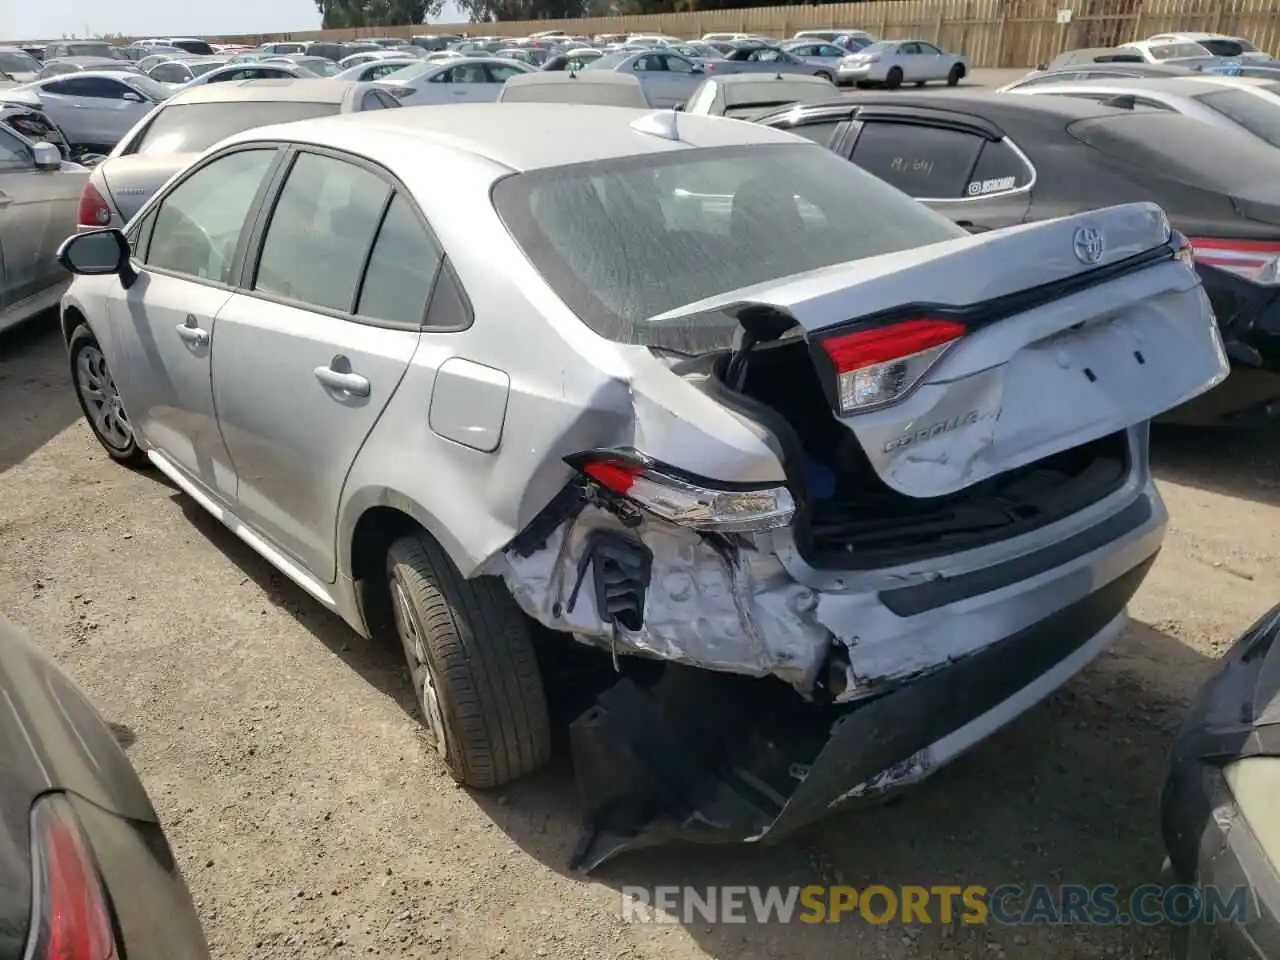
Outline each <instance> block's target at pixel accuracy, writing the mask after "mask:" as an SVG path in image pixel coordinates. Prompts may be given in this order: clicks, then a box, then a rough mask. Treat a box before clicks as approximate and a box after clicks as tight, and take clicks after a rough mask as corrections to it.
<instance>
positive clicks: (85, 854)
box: [26, 794, 120, 960]
mask: <svg viewBox="0 0 1280 960" xmlns="http://www.w3.org/2000/svg"><path fill="white" fill-rule="evenodd" d="M31 830H32V839H31V849H32V859H33V861H34V865H33V869H34V882H35V891H36V893H35V898H34V907H35V910H34V912H33V915H32V917H31V943H30V945H29V947H28V949H27V953H26V956H27V957H30V958H31V960H118V958H119V956H120V955H119V953H118V951H117V949H116V938H115V933H114V931H113V927H112V923H111V912H110V909H109V908H108V906H107V901H106V896H105V895H104V893H103V890H102V882H101V881H100V880H99V879H98V870H97V867H95V866H94V862H93V857H92V856H91V854H90V852H89V844H88V841H87V840H86V839H85V836H84V832H83V831H82V830H81V828H80V823H79V821H78V820H77V819H76V815H75V811H74V810H72V809H71V805H70V804H69V803H68V802H67V801H66V798H64V797H62V796H60V795H58V794H51V795H49V796H46V797H43V798H41V799H40V800H39V801H38V802H37V803H36V806H35V809H34V811H33V813H32V818H31Z"/></svg>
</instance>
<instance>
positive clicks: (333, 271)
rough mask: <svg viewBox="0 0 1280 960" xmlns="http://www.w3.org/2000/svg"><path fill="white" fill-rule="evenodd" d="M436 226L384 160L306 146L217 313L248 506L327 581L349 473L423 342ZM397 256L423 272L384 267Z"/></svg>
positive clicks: (223, 394)
mask: <svg viewBox="0 0 1280 960" xmlns="http://www.w3.org/2000/svg"><path fill="white" fill-rule="evenodd" d="M415 230H416V231H417V233H416V234H415V233H414V231H415ZM423 236H425V229H424V228H423V227H422V226H421V225H420V223H419V221H418V219H417V213H416V211H415V209H414V208H413V205H412V204H411V203H410V202H409V201H408V200H407V198H405V197H404V196H403V195H401V194H399V193H398V192H397V188H396V186H395V185H394V184H392V183H391V182H390V181H389V180H388V179H386V177H385V175H384V174H383V173H382V172H380V171H376V170H374V169H372V168H370V167H368V166H365V165H362V164H361V162H360V161H358V160H356V159H354V158H351V157H346V156H343V155H340V154H331V153H313V152H308V151H303V152H299V153H298V154H297V155H296V157H295V159H294V161H293V163H292V167H291V169H290V170H289V172H288V174H287V177H286V179H285V180H284V184H283V187H282V188H281V189H280V192H279V194H278V196H277V198H276V200H275V202H274V204H273V205H272V206H271V208H270V212H269V213H268V214H265V215H264V216H263V218H262V222H261V223H260V224H259V226H258V228H257V235H256V237H255V239H254V241H253V242H252V245H251V247H250V255H249V257H248V258H247V262H246V266H245V274H244V276H243V277H242V278H241V287H242V290H241V292H238V293H236V294H235V295H234V296H232V297H231V299H230V300H229V301H228V302H227V304H226V305H225V306H224V307H223V309H222V310H221V312H220V313H219V314H218V328H217V351H216V353H215V356H214V362H213V395H214V401H215V403H216V405H217V410H218V423H219V426H220V427H221V430H222V435H223V437H224V439H225V441H226V444H227V449H228V451H229V452H230V456H231V460H232V462H233V463H234V465H235V469H236V477H237V495H236V502H237V514H238V515H239V516H240V517H241V518H242V519H243V520H245V521H246V522H248V523H250V524H251V525H253V526H254V527H255V528H257V529H258V530H259V531H260V532H261V533H262V534H263V535H265V536H266V537H267V538H268V539H269V540H271V541H272V542H273V543H274V544H276V545H277V546H278V547H279V548H281V549H282V550H284V551H285V552H286V553H288V554H289V555H291V556H292V557H293V558H294V559H295V560H297V561H298V562H299V563H300V564H301V565H302V566H303V567H304V568H305V569H307V570H308V571H309V572H310V573H312V574H313V575H314V576H316V577H318V578H320V579H322V580H325V581H326V582H332V581H333V578H334V571H335V559H334V524H335V522H336V516H337V508H338V500H339V497H340V495H341V491H342V485H343V482H344V480H345V479H346V475H347V471H348V470H349V469H350V467H351V464H352V462H353V461H354V460H355V457H356V454H357V453H358V452H359V450H360V447H361V446H362V445H363V443H364V441H365V438H366V437H367V436H368V435H369V432H370V430H372V429H373V426H374V424H375V423H376V422H377V420H378V417H379V416H380V414H381V413H382V410H383V408H384V407H385V406H386V404H387V401H388V400H389V399H390V397H391V394H392V393H393V392H394V391H395V389H396V387H397V386H398V384H399V382H400V379H401V377H402V375H403V374H404V371H405V369H406V368H407V366H408V364H409V360H410V358H411V357H412V356H413V352H414V350H415V349H416V348H417V345H418V338H419V334H420V329H421V323H422V319H423V316H422V315H423V310H424V309H425V303H426V292H425V290H426V289H429V287H426V286H424V285H425V284H428V283H429V282H430V281H431V279H432V278H433V277H434V266H435V265H434V263H433V255H432V254H430V253H429V252H427V253H424V252H422V250H421V240H422V237H423ZM415 244H416V245H415ZM396 256H399V257H402V258H403V257H406V256H407V257H409V258H411V259H418V260H420V261H421V263H420V265H419V270H418V271H417V272H416V273H415V272H412V271H410V272H407V273H406V272H405V271H403V270H400V271H395V272H388V271H386V270H384V269H382V268H383V267H384V266H385V264H386V262H387V260H388V258H389V257H390V258H393V259H394V257H396ZM438 260H439V257H438V255H434V261H435V262H438ZM366 263H367V264H368V268H367V270H366ZM415 284H417V285H418V286H416V287H415V286H414V285H415ZM419 288H421V290H422V293H421V301H422V302H421V304H418V303H417V299H416V295H417V292H418V290H419ZM406 302H409V303H411V304H412V306H406V305H405V304H406ZM423 415H424V416H425V411H424V412H423Z"/></svg>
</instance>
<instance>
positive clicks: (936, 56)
mask: <svg viewBox="0 0 1280 960" xmlns="http://www.w3.org/2000/svg"><path fill="white" fill-rule="evenodd" d="M916 50H917V55H916V58H915V62H916V63H918V64H919V66H918V67H917V68H916V69H917V72H918V73H919V76H918V77H913V78H912V79H924V80H945V79H947V71H948V70H950V69H951V58H950V57H947V56H945V55H944V54H943V52H942V51H941V50H939V49H938V48H937V47H935V46H934V45H933V44H932V43H925V42H924V41H923V40H921V41H919V42H917V43H916Z"/></svg>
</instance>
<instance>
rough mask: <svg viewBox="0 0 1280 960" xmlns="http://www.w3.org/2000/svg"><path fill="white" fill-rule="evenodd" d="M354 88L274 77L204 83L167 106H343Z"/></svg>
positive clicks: (309, 79) (317, 79)
mask: <svg viewBox="0 0 1280 960" xmlns="http://www.w3.org/2000/svg"><path fill="white" fill-rule="evenodd" d="M351 90H352V84H350V83H349V82H347V81H345V80H334V79H332V78H329V77H271V78H269V79H262V80H226V81H223V82H222V83H205V84H201V85H200V86H196V87H188V88H186V89H184V90H181V91H179V92H178V93H175V94H174V95H173V96H172V97H170V98H169V99H168V100H167V101H166V103H167V104H174V103H221V102H226V101H230V100H255V101H264V100H285V101H289V102H291V103H302V102H308V103H342V102H344V101H345V100H346V99H347V97H349V96H350V95H351Z"/></svg>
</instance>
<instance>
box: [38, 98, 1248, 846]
mask: <svg viewBox="0 0 1280 960" xmlns="http://www.w3.org/2000/svg"><path fill="white" fill-rule="evenodd" d="M60 256H61V259H62V262H63V263H64V264H65V265H66V266H67V267H68V268H69V269H71V270H72V271H73V272H74V273H76V274H78V276H77V278H76V279H75V281H74V282H73V284H72V286H71V289H70V291H69V292H68V293H67V295H66V297H65V299H64V301H63V304H62V325H63V330H64V332H65V335H66V338H67V342H68V345H69V349H70V368H71V375H72V378H73V381H74V384H75V389H76V392H77V394H78V396H79V397H80V400H81V403H82V405H83V408H84V411H85V415H86V418H87V420H88V422H89V424H90V426H91V427H92V429H93V431H94V433H95V434H96V435H97V437H98V439H99V440H100V441H101V442H102V444H103V446H104V447H105V448H106V450H107V452H108V453H109V454H110V455H111V456H112V457H114V458H115V459H117V460H119V461H120V462H122V463H126V464H140V463H146V462H150V463H151V464H153V465H154V466H155V467H157V468H158V469H159V470H160V471H161V472H163V473H164V474H165V475H166V476H167V477H169V478H170V479H171V480H172V481H173V482H174V483H175V484H176V485H177V486H179V487H180V488H181V489H182V490H184V491H186V493H187V494H189V495H190V496H191V497H192V498H193V499H194V500H195V501H196V502H197V503H199V504H200V505H201V506H202V507H204V508H205V509H207V510H209V511H210V512H211V513H213V514H214V515H215V516H216V517H218V518H219V519H220V520H221V521H222V522H224V523H225V524H226V525H227V526H228V527H230V528H231V529H232V530H233V531H235V533H236V534H237V535H238V536H240V537H241V538H242V539H243V540H244V541H245V542H246V543H248V544H249V545H251V546H252V547H253V548H254V549H255V550H257V551H258V552H259V553H261V554H262V556H264V557H265V558H266V559H267V560H268V561H270V562H271V563H272V564H274V565H275V566H276V567H277V568H278V569H279V570H280V571H282V572H283V573H284V574H285V575H286V576H288V577H289V578H291V579H292V580H293V581H294V582H295V583H297V584H298V585H299V586H300V587H302V589H304V590H306V591H307V592H308V593H310V594H311V595H312V596H314V597H315V598H316V599H317V600H319V601H320V602H321V603H322V604H324V605H325V606H326V607H328V608H329V609H331V610H333V611H334V612H336V613H337V614H338V615H340V616H341V617H343V618H344V619H345V620H346V621H347V622H348V623H349V624H350V625H351V627H352V628H353V629H354V630H356V631H358V632H359V633H361V634H363V635H365V636H370V637H376V636H382V635H385V636H387V637H390V638H398V640H399V642H400V645H401V646H402V647H403V650H404V655H405V657H406V661H407V664H408V667H409V670H410V672H411V674H412V677H413V683H414V688H415V690H416V692H417V695H418V698H419V701H420V704H421V707H422V711H423V714H424V716H425V718H426V720H427V723H428V726H429V728H430V731H431V733H432V738H433V741H434V743H435V746H436V749H437V751H438V755H439V758H440V760H441V761H442V762H443V764H444V765H445V766H446V767H447V768H448V769H449V771H450V772H451V773H452V774H453V776H454V777H455V778H456V779H457V780H459V781H460V782H462V783H466V784H469V785H472V786H476V787H492V786H496V785H499V784H503V783H506V782H508V781H510V780H512V779H514V778H516V777H518V776H520V775H522V774H526V773H529V772H531V771H533V770H535V769H537V768H538V767H540V766H542V765H543V764H544V763H545V762H546V761H547V760H548V757H549V754H550V749H551V746H550V745H551V737H550V727H549V719H548V708H547V700H546V696H545V694H544V688H543V680H542V675H541V671H540V664H539V658H538V656H537V655H536V651H535V644H534V637H535V634H536V633H542V634H547V635H549V636H552V637H559V638H560V639H561V640H562V641H563V644H564V645H565V646H564V649H572V650H581V649H582V647H581V646H578V645H585V646H586V647H590V648H596V649H597V650H598V651H600V653H599V654H598V656H600V658H601V661H602V664H601V665H602V666H606V667H607V666H608V665H609V664H610V663H612V665H613V669H614V670H616V672H617V678H616V682H611V684H609V685H608V686H607V687H606V688H605V689H603V690H602V691H601V692H600V693H599V697H598V699H597V700H596V702H595V705H594V706H593V707H592V708H591V709H589V710H587V711H586V712H585V713H584V714H583V715H582V716H581V717H579V718H578V719H577V720H575V721H574V723H573V725H572V728H571V742H572V748H573V752H574V759H575V769H576V774H577V777H578V778H579V781H580V785H581V788H582V796H583V798H584V803H585V805H586V808H587V809H586V815H587V820H588V822H589V823H590V824H591V832H590V833H589V834H588V835H587V837H586V838H585V839H584V843H583V845H582V847H581V848H580V851H579V854H580V855H579V857H578V862H579V864H580V865H583V866H588V867H589V866H591V865H593V864H596V863H599V862H601V861H602V860H604V859H605V858H607V857H608V856H610V855H611V854H613V853H616V852H617V851H619V850H621V849H625V848H627V847H629V846H634V845H637V844H643V843H648V842H653V841H654V840H656V839H662V838H667V837H673V836H680V837H687V838H691V839H711V838H714V839H725V838H729V839H738V840H758V839H761V838H764V837H766V836H767V837H768V838H770V839H774V838H777V837H779V836H783V835H785V834H786V833H787V832H788V831H789V830H791V829H794V828H796V827H798V826H801V825H803V824H805V823H808V822H810V821H812V820H814V819H815V818H817V817H820V816H822V815H824V814H826V813H827V812H828V811H829V810H831V809H833V808H836V807H838V806H840V805H842V804H844V803H846V802H850V801H853V800H857V799H859V798H866V797H871V796H877V795H881V794H883V793H884V792H886V791H889V790H894V789H897V788H900V787H902V786H904V785H905V784H908V783H911V782H914V781H915V780H918V779H920V778H921V777H923V776H925V775H927V774H929V773H930V772H932V771H933V770H935V769H937V768H938V767H939V766H940V765H942V764H944V763H946V762H947V761H949V760H950V759H952V758H953V757H955V756H956V755H957V754H959V753H960V752H962V751H963V750H965V749H967V748H968V747H970V746H972V745H973V744H974V743H976V742H978V741H979V740H981V739H982V738H984V737H986V736H987V735H989V734H990V733H991V732H992V731H994V730H996V729H997V728H999V727H1000V726H1001V725H1002V724H1004V723H1006V722H1008V721H1009V720H1011V719H1012V718H1014V717H1015V716H1017V715H1018V714H1019V713H1020V712H1022V711H1023V710H1025V709H1026V708H1027V707H1029V706H1030V705H1031V704H1033V703H1035V702H1036V701H1037V700H1039V699H1040V698H1042V697H1043V696H1045V695H1046V694H1047V693H1049V692H1050V691H1051V690H1053V689H1054V688H1056V687H1057V686H1059V685H1060V684H1062V683H1063V682H1064V681H1065V680H1066V679H1067V678H1068V677H1070V676H1071V675H1072V674H1073V673H1075V672H1076V671H1077V670H1079V669H1080V668H1081V667H1082V666H1084V665H1085V664H1086V663H1088V662H1089V660H1090V659H1091V658H1093V657H1094V656H1096V655H1097V654H1098V653H1099V652H1100V651H1102V650H1103V649H1105V648H1106V647H1107V646H1108V644H1110V643H1111V642H1112V641H1113V640H1114V639H1115V637H1116V636H1117V634H1118V633H1119V631H1120V630H1121V628H1122V626H1123V624H1124V622H1125V621H1124V608H1125V604H1126V602H1127V601H1128V599H1129V597H1130V596H1131V595H1132V594H1133V592H1134V591H1135V590H1136V589H1137V587H1138V585H1139V584H1140V583H1141V582H1142V580H1143V578H1144V577H1145V575H1146V573H1147V570H1148V569H1149V567H1150V565H1151V563H1152V561H1153V560H1154V559H1155V556H1156V553H1157V552H1158V550H1159V549H1160V544H1161V541H1162V539H1163V535H1164V527H1165V510H1164V507H1163V505H1162V503H1161V501H1160V497H1159V494H1158V493H1157V491H1156V488H1155V485H1154V483H1153V482H1152V477H1151V472H1150V470H1149V466H1148V458H1147V427H1146V423H1147V421H1148V419H1149V418H1151V417H1153V416H1155V415H1156V414H1158V413H1161V412H1162V411H1164V410H1167V409H1169V408H1171V407H1174V406H1176V405H1178V404H1180V403H1182V402H1184V401H1185V400H1187V399H1188V398H1189V397H1191V396H1193V395H1195V394H1198V393H1200V392H1203V391H1204V390H1206V389H1208V388H1209V387H1211V386H1213V385H1214V384H1216V383H1217V382H1219V381H1220V380H1221V379H1222V378H1223V377H1224V376H1225V375H1226V372H1227V365H1226V359H1225V357H1224V355H1223V351H1222V345H1221V342H1220V341H1219V339H1218V333H1217V328H1216V325H1215V323H1214V321H1213V317H1212V315H1211V312H1210V309H1209V306H1208V302H1207V299H1206V297H1205V295H1204V292H1203V290H1202V289H1201V287H1200V283H1199V280H1198V278H1197V276H1196V273H1195V271H1194V270H1193V269H1192V267H1191V266H1190V263H1189V259H1190V251H1189V249H1188V248H1186V247H1185V246H1184V244H1183V243H1182V241H1181V238H1180V237H1179V236H1178V235H1177V234H1174V233H1172V232H1171V231H1170V229H1169V225H1168V222H1167V220H1166V219H1165V217H1164V215H1163V213H1162V212H1161V211H1160V210H1159V209H1158V208H1156V207H1154V206H1153V205H1150V204H1131V205H1127V206H1120V207H1112V208H1107V209H1102V210H1097V211H1093V212H1091V213H1087V214H1081V215H1078V216H1073V217H1067V218H1064V219H1060V220H1054V221H1049V222H1045V223H1037V224H1031V225H1027V226H1021V227H1015V228H1012V229H1009V230H1004V231H995V232H991V233H986V234H982V235H980V236H970V235H968V234H967V233H965V231H963V230H962V229H960V228H958V227H955V226H953V225H952V224H951V223H950V221H948V220H946V219H944V218H943V217H941V216H939V215H937V214H935V213H933V212H931V211H929V210H928V209H926V208H925V207H923V206H921V205H919V204H917V203H915V202H914V201H912V200H910V199H909V198H907V197H906V196H905V195H904V194H901V193H899V192H898V191H896V190H894V189H892V188H890V187H888V186H886V185H885V184H883V183H882V182H880V181H879V180H877V179H875V178H874V177H872V176H870V175H869V174H866V173H864V172H862V171H861V170H859V169H858V168H857V167H855V166H853V165H852V164H849V163H846V162H845V161H843V160H841V159H839V158H838V157H836V156H835V155H834V154H832V153H831V152H830V151H828V150H826V149H824V148H822V147H820V146H818V145H816V144H813V143H810V142H808V141H804V140H801V139H799V138H796V137H793V136H791V135H790V134H787V133H783V132H780V131H777V130H772V129H769V128H764V127H759V126H756V125H754V124H745V123H740V122H735V121H732V120H725V119H722V118H715V117H703V116H686V115H681V114H678V113H675V112H672V111H661V112H645V111H639V110H634V111H632V110H624V109H619V108H608V107H592V106H583V105H578V104H572V105H559V104H494V105H487V104H486V105H460V106H456V107H451V108H449V109H444V110H390V111H375V112H369V113H362V114H357V115H349V116H342V117H333V118H327V119H320V120H307V121H301V122H298V123H292V124H285V125H280V126H274V127H265V128H261V129H257V130H252V131H246V132H244V133H240V134H237V135H235V136H233V137H231V138H230V139H228V140H226V141H224V142H223V143H222V144H220V145H218V146H216V147H215V148H213V149H212V150H211V151H210V152H208V153H207V154H205V155H204V156H203V157H201V158H200V159H199V160H198V161H196V162H195V163H194V164H193V165H191V166H190V167H188V168H187V169H186V170H185V171H183V172H182V173H180V174H179V175H178V176H176V177H175V178H174V179H173V180H171V181H170V182H169V183H168V184H166V186H165V187H164V188H163V189H162V190H161V191H160V192H159V193H158V194H157V195H156V196H155V197H153V198H152V199H151V200H150V201H149V202H148V203H147V204H146V205H145V206H144V207H143V209H142V210H141V212H140V213H139V214H138V216H137V217H136V218H134V219H133V220H132V221H131V222H130V224H129V226H128V228H127V229H126V230H125V231H124V232H121V231H119V230H102V231H98V232H94V233H85V234H80V235H78V236H76V237H73V238H72V239H70V240H68V241H67V243H66V244H65V245H64V247H63V249H62V251H61V254H60ZM535 625H541V627H542V628H545V629H542V630H540V631H539V630H535ZM553 646H554V645H553Z"/></svg>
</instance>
